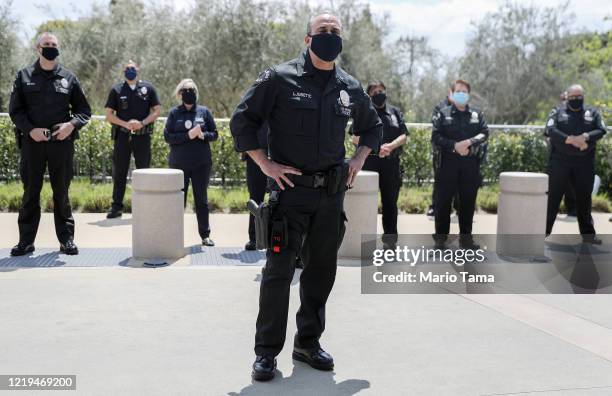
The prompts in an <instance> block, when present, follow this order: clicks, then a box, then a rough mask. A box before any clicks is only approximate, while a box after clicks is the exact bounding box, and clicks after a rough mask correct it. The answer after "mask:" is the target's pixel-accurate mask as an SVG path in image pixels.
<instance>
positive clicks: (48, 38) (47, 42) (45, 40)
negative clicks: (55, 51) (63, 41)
mask: <svg viewBox="0 0 612 396" xmlns="http://www.w3.org/2000/svg"><path fill="white" fill-rule="evenodd" d="M58 45H59V40H58V39H57V36H56V35H55V34H53V33H50V32H43V33H41V34H40V35H39V36H38V38H37V39H36V48H41V47H57V46H58Z"/></svg>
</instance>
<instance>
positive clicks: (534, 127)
mask: <svg viewBox="0 0 612 396" xmlns="http://www.w3.org/2000/svg"><path fill="white" fill-rule="evenodd" d="M8 116H9V115H8V113H0V117H8ZM91 118H92V119H94V120H105V119H106V117H105V116H103V115H92V116H91ZM166 118H167V117H159V118H158V119H157V120H158V121H166ZM229 121H230V119H229V118H216V119H215V122H216V123H219V124H229ZM406 126H407V127H408V128H431V123H427V122H407V123H406ZM489 129H491V130H502V131H509V130H514V131H518V132H527V131H531V130H542V129H544V125H505V124H492V125H489Z"/></svg>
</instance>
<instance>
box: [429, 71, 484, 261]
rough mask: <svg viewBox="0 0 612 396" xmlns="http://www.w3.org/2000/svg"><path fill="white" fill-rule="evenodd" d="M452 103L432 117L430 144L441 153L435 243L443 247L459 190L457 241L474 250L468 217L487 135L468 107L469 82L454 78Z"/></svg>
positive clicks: (480, 119) (475, 111) (478, 117)
mask: <svg viewBox="0 0 612 396" xmlns="http://www.w3.org/2000/svg"><path fill="white" fill-rule="evenodd" d="M451 90H452V102H453V104H451V105H450V106H446V107H443V108H442V109H441V110H440V111H439V112H438V114H436V115H435V116H434V117H433V130H432V136H431V140H432V144H434V145H436V149H437V150H439V151H440V152H441V161H440V165H439V169H438V172H437V173H436V178H435V183H436V189H437V191H438V197H437V202H436V205H437V207H436V219H435V222H436V235H435V236H434V237H435V240H436V246H437V247H439V248H442V247H444V243H445V241H446V239H447V236H448V233H449V231H450V213H451V202H452V199H453V196H454V195H455V193H456V192H458V193H459V206H460V207H459V213H458V217H459V233H460V238H459V243H460V245H461V247H462V248H466V249H475V248H478V245H476V244H475V243H474V240H473V239H472V220H473V218H474V210H475V206H476V195H477V193H478V187H479V186H480V182H481V179H480V160H481V157H480V156H481V155H482V153H483V150H484V149H483V147H484V144H485V142H486V140H487V139H488V136H489V129H488V127H487V123H486V121H485V118H484V115H483V114H482V112H481V111H479V110H478V109H476V108H472V107H470V106H469V104H468V102H469V98H470V90H471V88H470V84H469V83H468V82H467V81H465V80H456V81H455V82H453V84H452V86H451Z"/></svg>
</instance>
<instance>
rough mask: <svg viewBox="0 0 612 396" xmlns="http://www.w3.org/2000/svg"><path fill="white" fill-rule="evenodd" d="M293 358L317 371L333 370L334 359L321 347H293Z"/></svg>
mask: <svg viewBox="0 0 612 396" xmlns="http://www.w3.org/2000/svg"><path fill="white" fill-rule="evenodd" d="M293 358H294V359H295V360H299V361H300V362H304V363H307V364H308V365H309V366H310V367H312V368H314V369H317V370H321V371H331V370H333V369H334V359H333V358H332V357H331V355H330V354H329V353H327V352H325V351H324V350H323V349H322V348H321V347H318V348H313V349H302V348H298V347H294V348H293Z"/></svg>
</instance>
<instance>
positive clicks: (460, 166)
mask: <svg viewBox="0 0 612 396" xmlns="http://www.w3.org/2000/svg"><path fill="white" fill-rule="evenodd" d="M435 183H436V189H437V192H438V197H437V202H436V234H438V235H448V233H449V232H450V215H451V205H452V200H453V197H454V196H455V194H457V193H458V195H459V212H458V213H457V216H458V217H459V233H460V234H471V233H472V221H473V219H474V210H475V208H476V195H477V194H478V187H479V186H480V171H479V163H478V159H477V158H476V157H461V156H459V155H458V154H452V153H445V154H444V155H443V157H442V164H441V166H440V169H438V173H437V174H436V180H435Z"/></svg>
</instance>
